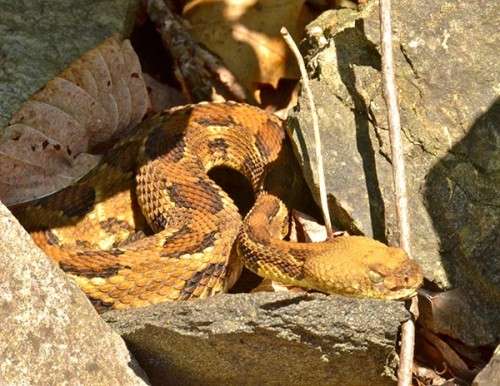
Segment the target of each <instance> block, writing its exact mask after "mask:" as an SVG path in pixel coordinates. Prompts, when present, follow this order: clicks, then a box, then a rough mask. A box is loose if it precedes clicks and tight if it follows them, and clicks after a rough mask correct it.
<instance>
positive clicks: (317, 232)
mask: <svg viewBox="0 0 500 386" xmlns="http://www.w3.org/2000/svg"><path fill="white" fill-rule="evenodd" d="M291 213H292V219H293V222H292V225H294V228H295V232H296V236H295V238H294V240H293V241H302V242H306V243H310V242H315V243H320V242H323V241H325V240H326V238H327V233H326V227H325V226H324V225H321V224H319V223H318V222H317V221H316V220H315V219H314V217H312V216H309V215H308V214H305V213H303V212H300V211H298V210H296V209H293V210H292V212H291Z"/></svg>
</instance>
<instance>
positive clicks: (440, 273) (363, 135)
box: [290, 0, 500, 345]
mask: <svg viewBox="0 0 500 386" xmlns="http://www.w3.org/2000/svg"><path fill="white" fill-rule="evenodd" d="M377 6H378V4H377V3H376V2H370V3H368V5H367V6H366V7H365V8H364V9H363V10H362V11H361V12H359V13H358V12H355V11H353V10H341V11H328V12H327V13H325V14H324V15H322V16H321V17H320V18H318V19H317V20H316V21H315V22H313V23H311V24H310V25H309V26H308V27H307V35H308V38H307V41H306V42H305V43H304V45H303V48H304V53H305V57H306V61H307V64H308V66H309V70H310V73H311V75H312V77H313V80H312V90H313V93H314V94H315V101H316V105H317V109H318V113H319V118H320V125H321V128H322V129H321V130H322V133H321V138H322V142H323V157H324V162H325V170H326V173H327V176H326V178H327V189H328V191H329V192H330V193H331V194H332V196H331V197H330V199H331V203H332V211H333V212H334V213H333V214H334V216H335V217H336V218H337V221H338V222H339V224H340V226H341V227H342V228H344V229H347V230H349V231H351V232H353V233H359V232H362V233H365V234H368V235H371V236H374V237H375V238H377V239H380V240H382V241H388V242H391V243H394V242H395V241H396V240H397V234H396V230H395V229H396V226H395V224H396V221H395V208H394V201H393V182H392V171H391V164H390V161H389V158H390V142H389V138H388V131H387V125H386V116H385V114H386V112H385V103H384V100H383V98H382V93H381V89H382V87H381V83H380V78H381V77H380V67H381V63H380V60H381V59H380V54H379V49H378V44H379V22H378V11H377ZM392 14H393V31H394V37H393V38H394V55H395V65H396V72H397V84H398V89H399V90H398V91H399V99H400V111H401V120H402V130H403V135H402V137H403V141H404V153H405V156H406V161H407V162H406V172H407V186H408V194H409V204H410V221H411V229H412V254H413V255H414V257H415V258H416V259H417V260H418V261H419V262H420V263H421V264H422V266H423V268H424V272H425V275H426V277H427V278H428V279H430V280H431V281H433V282H434V283H435V284H436V285H437V286H439V287H440V288H442V289H449V288H463V289H464V290H465V292H466V293H467V294H468V296H469V297H470V298H474V305H473V306H471V307H472V309H474V311H475V312H473V313H471V314H470V315H469V316H470V317H469V321H468V323H466V326H467V328H465V329H464V330H463V334H461V335H460V336H457V338H459V339H461V340H463V341H465V342H467V343H468V344H471V345H478V344H488V343H492V342H493V341H494V340H495V337H500V313H498V312H497V310H498V309H499V307H500V270H499V267H500V248H498V245H500V226H499V225H500V224H499V223H500V201H499V198H500V194H499V193H500V128H499V125H500V123H499V122H500V108H499V107H500V104H499V99H498V94H499V90H498V84H500V72H499V71H498V65H497V62H498V51H499V49H500V42H499V40H498V36H499V35H498V33H497V30H498V24H499V22H500V20H499V18H500V7H498V4H496V3H492V2H485V1H480V0H475V1H465V0H461V1H455V0H448V1H440V2H434V1H431V0H425V1H417V0H403V1H400V2H396V3H394V4H393V10H392ZM479 58H480V59H479ZM310 121H311V120H310V114H309V112H308V107H307V103H305V99H304V97H301V99H300V103H299V108H298V110H297V111H296V112H295V113H294V114H293V116H292V117H291V119H290V123H291V125H290V131H291V132H292V135H293V137H294V140H295V148H296V150H297V154H298V155H299V158H300V160H301V163H302V165H303V170H304V171H305V174H306V179H308V181H309V183H310V186H311V187H312V190H315V191H316V192H317V188H315V187H316V186H317V177H316V174H315V173H316V172H315V171H316V169H317V168H316V166H315V160H314V148H313V134H312V130H311V125H310V123H309V122H310ZM476 304H478V306H476ZM480 319H482V320H483V321H486V323H483V324H487V325H488V326H489V331H488V333H487V334H486V335H484V334H482V333H476V331H475V330H474V326H475V325H476V324H477V321H478V320H480Z"/></svg>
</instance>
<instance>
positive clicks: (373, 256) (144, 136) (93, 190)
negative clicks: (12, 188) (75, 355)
mask: <svg viewBox="0 0 500 386" xmlns="http://www.w3.org/2000/svg"><path fill="white" fill-rule="evenodd" d="M283 138H284V131H283V128H282V123H281V121H280V120H279V119H278V118H276V117H274V116H273V115H271V114H268V113H266V112H263V111H262V110H260V109H258V108H255V107H252V106H249V105H244V104H236V103H231V102H227V103H202V104H197V105H189V106H185V107H182V108H176V109H172V110H171V111H168V112H165V113H162V114H160V115H158V116H156V117H153V118H151V119H149V120H148V121H147V122H144V123H143V124H142V125H141V126H139V129H138V131H137V133H136V134H135V135H133V136H132V137H131V138H129V139H128V140H125V141H124V142H122V143H121V144H120V145H119V146H116V147H115V148H114V149H113V150H112V151H111V152H110V154H109V155H108V156H107V157H106V158H105V160H104V162H103V163H102V164H101V165H100V167H98V168H97V169H96V170H94V171H93V172H91V173H90V174H89V175H87V176H86V177H85V178H84V179H82V180H81V181H80V182H78V183H77V184H75V185H73V186H70V187H68V188H66V189H64V190H62V191H60V192H58V193H56V194H54V195H52V196H49V197H46V198H43V199H40V200H38V201H37V202H35V203H31V204H30V205H29V206H25V207H20V208H18V209H16V210H15V214H16V215H17V216H18V218H19V219H20V221H21V222H22V223H23V225H25V226H26V227H27V228H28V229H29V230H30V231H31V232H32V236H33V238H34V239H35V241H36V242H37V243H38V245H39V246H41V247H42V248H43V249H44V250H45V251H46V253H47V254H48V255H49V256H51V257H52V258H53V259H54V260H55V261H56V262H58V263H59V265H60V267H61V268H62V269H63V270H65V271H66V272H67V273H68V274H69V275H71V276H72V277H73V278H74V279H75V281H76V282H77V283H78V285H79V286H80V287H81V288H82V289H83V290H84V291H85V293H86V294H87V295H88V296H89V298H91V299H92V300H93V301H94V302H96V303H97V304H99V305H100V306H101V307H111V308H117V309H120V308H128V307H138V306H144V305H148V304H154V303H159V302H163V301H169V300H184V299H192V298H203V297H207V296H211V295H214V294H216V293H219V292H222V291H225V290H226V289H227V287H228V286H229V285H230V282H232V281H234V277H233V276H234V275H231V272H230V270H229V269H228V264H229V259H230V256H231V251H232V250H233V252H234V249H233V247H234V245H235V243H236V248H235V249H236V250H237V251H238V255H239V256H241V258H242V260H243V262H244V264H245V265H246V266H247V267H248V268H249V269H251V270H252V271H254V272H256V273H257V274H259V275H261V276H265V277H269V278H272V279H275V280H279V281H282V282H284V283H288V284H295V285H300V286H305V287H309V288H314V289H317V290H320V291H324V292H329V293H333V292H336V293H341V294H347V295H353V296H367V297H374V298H384V299H399V298H405V297H408V296H411V295H412V294H414V293H415V290H416V288H417V287H418V286H419V285H420V283H421V281H422V274H421V272H420V268H419V267H418V265H417V264H416V263H414V262H413V261H411V260H409V259H408V257H407V256H406V254H405V253H404V252H403V251H402V250H401V249H398V248H391V247H387V246H386V245H384V244H382V243H379V242H377V241H375V240H372V239H369V238H366V237H360V236H341V237H337V238H334V239H333V240H331V241H329V242H323V243H293V242H288V241H283V240H281V235H282V233H283V232H282V230H283V226H284V225H283V224H284V219H285V218H286V215H287V211H286V207H285V206H284V204H283V203H282V202H281V201H280V200H279V199H278V198H276V197H274V196H272V195H270V194H267V193H265V192H264V191H263V190H262V184H263V178H264V173H265V168H266V165H268V164H269V163H271V162H272V161H274V160H275V159H276V158H277V156H278V153H279V151H280V149H281V145H282V141H283ZM220 165H223V166H226V167H230V168H233V169H235V170H237V171H239V172H241V173H242V174H243V175H244V176H246V177H247V178H248V179H249V180H250V182H251V185H252V187H253V190H254V192H255V194H256V196H257V198H256V203H255V205H254V207H253V208H252V210H251V211H250V212H249V214H248V215H247V217H246V219H245V221H244V222H242V220H241V217H240V215H239V213H238V209H237V208H236V206H235V205H234V203H233V201H232V200H231V199H230V198H229V196H228V195H227V194H226V193H225V192H224V191H223V190H222V189H221V188H220V187H219V186H217V185H216V184H215V183H214V182H213V181H212V180H210V179H209V178H208V176H207V172H208V171H209V170H210V169H211V168H213V167H215V166H220ZM133 176H135V181H136V183H135V185H136V188H135V194H136V196H137V202H138V203H139V206H140V208H141V210H142V212H143V214H144V216H145V218H146V221H147V223H148V224H149V226H150V228H151V229H152V230H153V231H154V232H156V233H155V234H153V235H150V236H147V237H142V238H138V239H137V240H129V241H130V242H128V243H126V244H125V245H123V243H122V242H121V241H120V240H118V241H117V240H111V241H109V240H108V241H109V242H108V243H107V244H108V248H107V249H101V248H99V246H101V244H102V243H101V244H99V242H96V243H92V242H90V241H89V240H88V239H89V237H90V238H93V237H97V236H96V235H95V233H99V231H90V230H89V229H90V228H91V227H90V225H89V226H87V225H85V224H87V223H88V224H95V223H97V224H99V225H100V226H101V227H104V228H106V227H107V228H108V230H109V228H116V229H115V230H117V233H120V232H121V231H122V230H123V229H125V228H126V229H127V230H130V228H132V227H133V226H134V221H137V219H135V218H130V216H128V215H127V211H126V210H123V209H122V207H121V206H120V205H123V204H121V203H120V202H121V201H123V200H122V198H123V195H124V194H125V195H127V194H129V193H127V192H129V190H128V189H129V188H130V184H131V181H133V180H132V177H133ZM127 197H128V196H127ZM100 201H103V202H105V203H106V202H107V207H106V208H108V209H109V208H111V209H112V210H111V212H112V213H111V214H104V216H105V217H104V218H105V220H102V217H99V216H98V215H99V211H101V212H102V211H104V212H105V211H106V210H108V209H106V210H102V209H99V208H100V207H99V206H98V205H99V204H98V203H99V202H100ZM125 201H127V200H125ZM129 201H130V200H128V201H127V203H129ZM100 215H102V213H101V214H100ZM127 216H128V217H127ZM86 221H87V223H86ZM77 223H78V224H79V227H77V228H75V224H77ZM75 229H78V230H76V231H75ZM86 231H88V233H89V234H91V235H90V236H89V237H87V238H85V237H83V236H82V237H80V236H81V234H83V233H85V232H86ZM65 232H66V233H65ZM68 232H70V233H71V232H72V233H71V234H72V237H73V238H74V239H75V240H73V242H72V243H70V244H72V245H65V243H63V242H62V240H61V238H62V237H63V236H61V235H64V234H67V233H68ZM127 237H128V238H129V239H130V238H133V237H131V236H130V232H126V236H124V237H123V238H127ZM63 244H64V245H63ZM96 245H97V246H98V247H96ZM233 255H234V254H233Z"/></svg>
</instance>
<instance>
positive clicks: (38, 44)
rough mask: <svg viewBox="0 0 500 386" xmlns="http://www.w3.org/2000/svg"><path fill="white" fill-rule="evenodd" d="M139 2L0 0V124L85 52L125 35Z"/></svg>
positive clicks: (135, 0)
mask: <svg viewBox="0 0 500 386" xmlns="http://www.w3.org/2000/svg"><path fill="white" fill-rule="evenodd" d="M138 3H139V1H138V0H107V1H99V0H92V1H86V0H69V1H68V0H39V1H11V0H0V9H1V12H0V127H2V126H4V125H5V124H6V123H7V122H8V120H9V119H10V115H11V114H12V113H13V112H14V111H16V110H17V109H18V108H19V106H20V105H21V103H23V102H24V101H25V100H26V99H28V97H29V96H30V95H31V94H33V93H34V92H35V91H37V90H38V89H39V88H40V87H42V86H43V85H44V84H45V83H47V81H48V80H50V79H52V78H53V77H54V76H55V75H57V73H59V72H60V71H61V70H63V69H64V68H65V67H66V66H67V65H68V64H69V63H71V62H72V61H73V60H75V59H76V58H78V57H79V56H80V55H81V54H83V53H84V52H85V51H87V50H89V49H90V48H93V47H95V46H96V45H97V44H99V43H100V42H101V41H103V40H104V39H105V38H107V37H108V36H111V35H112V34H113V33H115V32H118V33H122V34H124V35H126V34H127V33H128V32H130V30H131V28H132V26H133V22H134V19H135V17H134V11H135V9H136V7H137V5H138Z"/></svg>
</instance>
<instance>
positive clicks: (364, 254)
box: [304, 236, 423, 300]
mask: <svg viewBox="0 0 500 386" xmlns="http://www.w3.org/2000/svg"><path fill="white" fill-rule="evenodd" d="M321 244H323V245H324V246H325V249H324V250H323V251H322V252H321V253H317V254H311V255H309V257H308V258H307V259H306V261H305V263H304V272H305V275H306V277H307V278H306V281H308V282H309V283H311V287H313V288H316V289H318V290H320V291H323V292H327V293H337V294H341V295H348V296H355V297H367V298H375V299H387V300H397V299H407V298H409V297H411V296H413V295H415V294H416V291H417V289H418V287H420V285H421V284H422V281H423V275H422V270H421V268H420V266H419V265H418V264H417V263H416V262H415V261H413V260H411V259H410V258H409V257H408V255H407V254H406V253H405V252H404V251H403V250H402V249H401V248H394V247H388V246H387V245H385V244H383V243H381V242H379V241H376V240H373V239H370V238H368V237H362V236H341V237H337V238H334V239H333V240H332V241H331V242H329V243H321ZM326 244H330V248H329V249H327V247H326ZM312 245H314V244H312Z"/></svg>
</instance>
